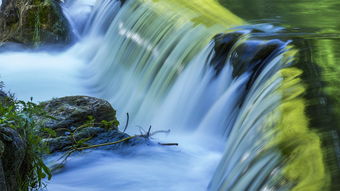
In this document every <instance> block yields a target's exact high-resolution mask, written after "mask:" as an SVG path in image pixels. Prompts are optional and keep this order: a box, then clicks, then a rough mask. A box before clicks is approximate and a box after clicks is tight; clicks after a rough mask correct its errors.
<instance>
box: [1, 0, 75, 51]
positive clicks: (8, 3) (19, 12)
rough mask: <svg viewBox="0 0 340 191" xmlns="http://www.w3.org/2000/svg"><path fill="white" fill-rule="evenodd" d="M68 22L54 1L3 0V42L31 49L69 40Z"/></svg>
mask: <svg viewBox="0 0 340 191" xmlns="http://www.w3.org/2000/svg"><path fill="white" fill-rule="evenodd" d="M69 33H70V30H69V23H68V21H67V20H66V18H65V17H64V15H63V13H62V10H61V8H60V5H59V4H58V3H57V2H56V1H54V0H4V1H3V2H2V5H1V9H0V46H1V43H5V42H15V43H21V44H25V45H28V46H31V45H42V44H52V43H57V44H58V43H60V44H63V43H67V42H69V41H70V35H69Z"/></svg>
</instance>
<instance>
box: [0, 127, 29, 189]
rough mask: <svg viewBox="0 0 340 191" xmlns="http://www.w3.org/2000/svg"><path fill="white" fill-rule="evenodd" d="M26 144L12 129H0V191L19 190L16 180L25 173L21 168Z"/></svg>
mask: <svg viewBox="0 0 340 191" xmlns="http://www.w3.org/2000/svg"><path fill="white" fill-rule="evenodd" d="M25 154H26V142H25V140H23V139H22V138H21V136H20V135H19V134H18V132H16V131H15V130H13V129H12V128H7V127H0V190H4V191H6V189H7V191H12V190H13V191H14V190H19V183H18V178H19V179H20V177H24V176H25V174H26V173H27V172H25V170H23V169H25V168H23V162H24V160H25Z"/></svg>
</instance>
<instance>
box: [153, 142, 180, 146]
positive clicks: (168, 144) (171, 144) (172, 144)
mask: <svg viewBox="0 0 340 191" xmlns="http://www.w3.org/2000/svg"><path fill="white" fill-rule="evenodd" d="M158 144H159V145H162V146H178V145H179V144H178V143H158Z"/></svg>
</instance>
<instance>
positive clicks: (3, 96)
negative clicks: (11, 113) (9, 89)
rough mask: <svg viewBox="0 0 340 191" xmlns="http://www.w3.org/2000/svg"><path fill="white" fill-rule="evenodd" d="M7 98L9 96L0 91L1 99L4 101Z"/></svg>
mask: <svg viewBox="0 0 340 191" xmlns="http://www.w3.org/2000/svg"><path fill="white" fill-rule="evenodd" d="M5 97H7V94H6V93H5V92H4V91H2V90H0V99H3V98H5Z"/></svg>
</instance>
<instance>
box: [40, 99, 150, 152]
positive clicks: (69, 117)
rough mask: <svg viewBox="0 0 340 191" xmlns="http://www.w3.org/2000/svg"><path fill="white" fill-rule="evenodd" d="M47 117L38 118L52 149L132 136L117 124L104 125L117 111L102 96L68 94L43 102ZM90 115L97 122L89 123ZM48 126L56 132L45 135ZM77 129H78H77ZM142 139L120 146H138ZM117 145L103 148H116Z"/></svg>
mask: <svg viewBox="0 0 340 191" xmlns="http://www.w3.org/2000/svg"><path fill="white" fill-rule="evenodd" d="M40 106H41V107H42V108H43V110H44V111H45V112H46V113H47V115H49V116H51V117H52V118H48V117H41V116H39V117H37V121H38V123H40V124H42V125H41V126H40V127H39V128H40V132H41V135H42V136H43V137H45V138H44V139H43V141H44V142H45V143H47V145H48V146H49V149H50V152H51V153H53V152H57V151H65V150H68V149H69V148H70V147H71V146H73V145H74V144H75V140H76V141H77V142H79V141H81V140H85V139H89V140H87V141H85V143H86V144H91V145H94V144H103V143H107V142H114V141H118V140H121V139H123V138H127V137H129V135H127V134H125V133H123V132H120V131H119V130H118V129H117V127H116V126H115V125H116V124H117V123H114V124H113V125H112V126H111V127H105V128H104V127H103V126H102V121H103V120H105V121H117V119H116V111H115V110H114V109H113V108H112V106H111V104H110V103H109V102H107V101H105V100H103V99H98V98H94V97H88V96H69V97H62V98H57V99H53V100H51V101H46V102H42V103H40ZM89 116H92V117H93V120H94V124H91V123H90V124H91V125H90V126H87V125H85V124H87V123H88V120H89V118H88V117H89ZM46 128H47V129H51V130H54V131H55V135H54V136H50V135H49V134H46V133H44V132H46ZM76 129H77V130H76ZM145 141H146V140H144V139H143V138H134V139H132V140H130V141H126V142H124V143H122V144H119V145H126V144H129V145H136V144H140V143H144V142H145ZM117 146H118V145H113V146H109V147H104V148H103V149H116V148H117Z"/></svg>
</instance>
